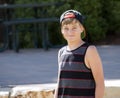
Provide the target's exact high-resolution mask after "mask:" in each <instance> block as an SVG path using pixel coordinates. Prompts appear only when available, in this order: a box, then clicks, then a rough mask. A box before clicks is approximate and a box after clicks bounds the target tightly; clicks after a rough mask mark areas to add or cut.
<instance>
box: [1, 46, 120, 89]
mask: <svg viewBox="0 0 120 98" xmlns="http://www.w3.org/2000/svg"><path fill="white" fill-rule="evenodd" d="M97 49H98V52H99V54H100V56H101V59H102V62H103V69H104V76H105V83H107V81H113V80H114V81H117V82H116V83H115V84H117V83H118V85H120V84H119V83H120V45H118V46H108V45H107V46H97ZM58 50H59V49H49V50H48V51H44V50H43V49H25V50H22V49H21V50H20V52H19V53H15V52H14V51H13V50H7V51H5V52H2V53H0V88H6V87H10V86H13V85H20V84H43V83H44V84H45V83H56V81H57V70H58V65H57V52H58ZM109 83H110V82H109ZM107 84H108V83H107ZM113 85H114V84H113Z"/></svg>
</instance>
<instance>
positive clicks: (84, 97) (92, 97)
mask: <svg viewBox="0 0 120 98" xmlns="http://www.w3.org/2000/svg"><path fill="white" fill-rule="evenodd" d="M60 96H65V97H67V96H69V97H70V98H95V97H94V96H72V95H59V97H60Z"/></svg>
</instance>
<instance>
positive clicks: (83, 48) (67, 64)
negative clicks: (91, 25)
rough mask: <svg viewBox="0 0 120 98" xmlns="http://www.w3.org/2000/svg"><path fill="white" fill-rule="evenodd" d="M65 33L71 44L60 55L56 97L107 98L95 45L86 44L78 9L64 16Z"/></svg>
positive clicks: (62, 20) (62, 29)
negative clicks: (105, 97)
mask: <svg viewBox="0 0 120 98" xmlns="http://www.w3.org/2000/svg"><path fill="white" fill-rule="evenodd" d="M60 24H61V32H62V35H63V37H64V38H65V39H66V41H67V45H66V46H64V47H62V48H61V49H60V50H59V53H58V64H59V72H58V83H57V84H58V85H57V88H56V90H55V97H54V98H103V95H104V75H103V68H102V62H101V59H100V56H99V54H98V52H97V49H96V47H95V46H94V45H89V44H88V43H87V42H85V41H83V39H82V36H81V35H82V33H84V36H85V35H86V33H85V28H84V26H83V16H82V15H81V13H80V12H78V11H75V10H68V11H65V12H64V13H63V14H62V15H61V17H60Z"/></svg>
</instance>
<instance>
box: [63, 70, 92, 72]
mask: <svg viewBox="0 0 120 98" xmlns="http://www.w3.org/2000/svg"><path fill="white" fill-rule="evenodd" d="M62 71H63V72H90V71H86V70H61V72H62Z"/></svg>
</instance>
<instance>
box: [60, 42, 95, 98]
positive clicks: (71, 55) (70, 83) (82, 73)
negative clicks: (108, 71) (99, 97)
mask: <svg viewBox="0 0 120 98" xmlns="http://www.w3.org/2000/svg"><path fill="white" fill-rule="evenodd" d="M88 46H89V45H88V44H87V43H84V44H82V45H81V46H80V47H78V48H77V49H75V50H72V51H68V50H67V48H66V46H65V47H63V48H61V49H60V51H59V55H58V63H59V67H60V76H59V87H58V98H95V81H94V78H93V75H92V72H91V70H90V69H89V68H87V66H86V65H85V62H84V58H85V54H86V50H87V48H88Z"/></svg>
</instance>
